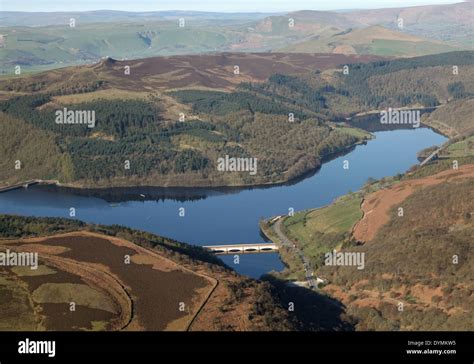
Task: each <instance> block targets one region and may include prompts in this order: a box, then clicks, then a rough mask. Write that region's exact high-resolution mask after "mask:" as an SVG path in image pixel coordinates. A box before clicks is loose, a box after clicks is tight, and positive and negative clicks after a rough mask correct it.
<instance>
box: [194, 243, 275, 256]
mask: <svg viewBox="0 0 474 364" xmlns="http://www.w3.org/2000/svg"><path fill="white" fill-rule="evenodd" d="M203 248H205V249H208V250H210V251H211V252H213V253H215V254H217V255H226V254H257V253H274V252H276V251H278V246H277V245H276V244H273V243H255V244H229V245H207V246H204V247H203Z"/></svg>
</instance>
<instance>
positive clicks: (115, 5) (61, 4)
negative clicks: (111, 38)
mask: <svg viewBox="0 0 474 364" xmlns="http://www.w3.org/2000/svg"><path fill="white" fill-rule="evenodd" d="M456 2H461V0H459V1H449V0H358V1H355V0H166V1H165V0H0V9H1V10H4V11H83V10H103V9H111V10H125V11H157V10H201V11H216V12H218V11H246V12H248V11H290V10H303V9H305V10H332V9H367V8H384V7H402V6H414V5H427V4H449V3H456Z"/></svg>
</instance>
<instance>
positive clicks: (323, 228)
mask: <svg viewBox="0 0 474 364" xmlns="http://www.w3.org/2000/svg"><path fill="white" fill-rule="evenodd" d="M361 199H362V197H361V195H360V194H359V193H353V194H349V195H345V196H343V197H341V198H339V199H338V200H336V201H335V202H334V203H333V204H331V205H329V206H326V207H323V208H319V209H314V210H308V211H302V212H298V213H296V214H295V215H294V216H290V217H288V218H286V219H285V221H284V223H283V226H284V230H285V233H286V234H287V235H288V237H290V239H291V240H293V241H295V242H297V243H298V245H299V246H300V248H301V249H302V250H303V252H304V254H305V255H306V256H307V257H308V258H310V259H311V263H312V264H313V265H314V267H316V268H317V267H319V266H320V265H321V263H322V255H323V254H324V253H327V252H330V251H331V250H333V249H339V248H341V246H342V245H343V244H344V243H346V242H347V239H348V238H349V235H350V232H351V230H352V227H353V226H354V224H355V223H356V222H357V221H359V219H360V218H361V217H362V211H361V210H360V203H361Z"/></svg>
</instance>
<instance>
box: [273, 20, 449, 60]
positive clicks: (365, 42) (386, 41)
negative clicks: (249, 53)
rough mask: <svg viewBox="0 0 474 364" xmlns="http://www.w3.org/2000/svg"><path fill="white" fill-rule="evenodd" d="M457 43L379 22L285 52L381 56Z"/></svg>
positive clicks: (446, 49)
mask: <svg viewBox="0 0 474 364" xmlns="http://www.w3.org/2000/svg"><path fill="white" fill-rule="evenodd" d="M454 49H455V48H454V47H451V46H449V45H447V44H446V43H443V42H440V41H430V40H427V39H423V38H420V37H417V36H414V35H411V34H408V33H404V32H401V31H397V30H391V29H388V28H385V27H382V26H379V25H373V26H369V27H367V28H359V29H349V30H347V31H343V32H338V33H333V34H326V36H319V35H318V36H314V37H311V38H310V39H309V40H305V41H303V42H301V43H296V44H292V45H290V46H288V47H285V48H283V50H282V51H285V52H308V53H313V52H332V53H342V54H376V55H381V56H420V55H425V54H435V53H441V52H449V51H452V50H454Z"/></svg>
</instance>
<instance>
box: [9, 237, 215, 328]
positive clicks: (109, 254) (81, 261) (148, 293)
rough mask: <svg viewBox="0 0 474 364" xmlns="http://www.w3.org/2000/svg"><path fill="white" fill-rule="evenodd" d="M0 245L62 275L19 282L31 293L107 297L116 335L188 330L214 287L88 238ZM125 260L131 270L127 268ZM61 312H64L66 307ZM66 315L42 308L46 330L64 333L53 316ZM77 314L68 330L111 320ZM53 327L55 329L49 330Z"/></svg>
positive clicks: (120, 245) (129, 247)
mask: <svg viewBox="0 0 474 364" xmlns="http://www.w3.org/2000/svg"><path fill="white" fill-rule="evenodd" d="M2 245H3V246H4V247H8V248H9V249H11V250H18V251H29V252H34V251H35V250H36V251H38V252H40V257H41V259H42V260H43V261H44V262H46V263H47V264H48V265H49V266H53V267H54V268H55V269H56V270H58V271H62V272H61V274H54V275H41V276H36V277H35V276H33V277H23V278H24V279H25V280H26V281H27V282H28V283H29V284H30V289H31V291H33V290H35V289H38V288H39V287H41V286H42V285H43V284H45V283H48V284H51V283H59V282H61V283H64V282H67V283H69V284H71V283H75V284H78V283H84V282H87V284H88V285H89V286H92V287H94V288H95V289H97V290H100V291H102V292H105V293H106V294H107V295H108V296H109V297H111V298H112V300H113V301H114V302H115V304H116V305H118V306H119V308H118V309H117V313H118V315H119V316H121V319H120V320H119V321H120V323H121V324H117V323H116V324H115V325H113V328H114V329H127V330H186V329H187V327H188V325H189V324H190V322H191V320H192V319H193V318H194V316H195V315H196V313H197V312H198V311H199V309H200V308H201V305H202V304H203V302H204V301H205V300H206V299H207V297H208V295H209V294H210V292H212V290H213V289H214V286H215V285H216V281H215V280H214V279H212V278H211V277H208V276H205V275H203V274H200V273H195V272H192V271H190V270H188V269H186V268H184V267H182V266H180V265H178V264H176V263H175V262H173V261H171V260H169V259H167V258H164V257H162V256H160V255H159V254H156V253H155V252H153V251H150V250H148V249H145V248H142V247H140V246H137V245H135V244H133V243H130V242H128V241H125V240H123V239H119V238H115V237H108V236H104V235H101V234H95V233H91V232H75V233H67V234H62V235H57V236H54V237H47V238H33V239H22V240H17V241H5V242H2ZM36 247H37V248H38V249H35V248H36ZM58 248H60V249H58ZM47 252H48V253H47ZM127 256H129V257H130V259H131V261H130V264H126V263H125V259H126V257H127ZM180 303H184V310H183V311H180V309H179V308H180ZM54 307H55V308H54ZM60 307H62V308H63V309H64V310H67V309H68V305H67V304H65V303H64V304H61V305H60ZM64 310H62V309H60V308H59V307H57V305H56V304H53V303H47V304H45V305H43V307H42V311H43V314H45V313H46V314H47V315H46V316H47V317H48V318H49V320H50V323H49V324H48V322H47V325H46V327H47V328H49V329H55V330H57V329H68V327H66V326H67V325H65V324H64V323H63V324H61V323H60V322H61V320H54V316H56V318H58V317H63V316H64V314H63V313H64ZM66 312H67V311H66ZM76 313H77V314H76V315H74V316H75V317H76V319H75V320H70V323H71V325H72V327H77V324H78V323H79V322H82V321H84V320H85V317H84V316H87V317H88V318H89V319H90V318H91V317H92V318H93V317H94V315H95V316H97V317H95V318H94V320H97V319H98V318H104V317H106V318H107V317H108V318H109V319H110V318H111V317H109V316H107V315H106V313H104V312H102V313H98V312H92V311H91V309H90V308H88V307H81V308H80V309H78V310H77V311H76ZM51 315H52V316H51ZM91 315H92V316H91ZM51 323H56V326H55V327H51ZM57 324H59V326H57ZM120 325H122V326H120ZM69 329H71V327H69Z"/></svg>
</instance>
